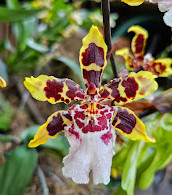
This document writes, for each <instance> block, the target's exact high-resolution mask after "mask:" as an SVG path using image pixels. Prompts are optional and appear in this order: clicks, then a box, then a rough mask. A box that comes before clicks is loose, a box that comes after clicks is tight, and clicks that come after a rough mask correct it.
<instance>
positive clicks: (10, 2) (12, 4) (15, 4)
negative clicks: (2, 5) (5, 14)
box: [6, 0, 21, 9]
mask: <svg viewBox="0 0 172 195" xmlns="http://www.w3.org/2000/svg"><path fill="white" fill-rule="evenodd" d="M6 4H7V7H8V8H11V9H19V8H20V7H21V6H20V3H19V1H18V0H6Z"/></svg>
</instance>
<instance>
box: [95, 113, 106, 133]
mask: <svg viewBox="0 0 172 195" xmlns="http://www.w3.org/2000/svg"><path fill="white" fill-rule="evenodd" d="M97 120H98V124H99V125H100V126H101V129H102V130H104V129H107V128H108V127H107V118H106V117H105V116H104V115H103V116H101V117H98V118H97Z"/></svg>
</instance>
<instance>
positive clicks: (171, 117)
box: [161, 113, 172, 135]
mask: <svg viewBox="0 0 172 195" xmlns="http://www.w3.org/2000/svg"><path fill="white" fill-rule="evenodd" d="M161 127H162V128H163V129H164V130H165V131H170V132H171V135H172V113H167V114H165V115H164V118H163V120H162V121H161Z"/></svg>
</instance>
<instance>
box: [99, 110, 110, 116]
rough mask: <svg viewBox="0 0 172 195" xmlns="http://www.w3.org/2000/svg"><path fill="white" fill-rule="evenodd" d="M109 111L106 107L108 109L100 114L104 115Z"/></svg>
mask: <svg viewBox="0 0 172 195" xmlns="http://www.w3.org/2000/svg"><path fill="white" fill-rule="evenodd" d="M107 112H109V110H108V109H106V110H101V111H100V114H101V115H104V114H106V113H107Z"/></svg>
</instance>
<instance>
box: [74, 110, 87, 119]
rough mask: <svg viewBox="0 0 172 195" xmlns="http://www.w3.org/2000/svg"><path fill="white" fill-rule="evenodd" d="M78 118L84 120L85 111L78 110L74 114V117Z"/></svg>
mask: <svg viewBox="0 0 172 195" xmlns="http://www.w3.org/2000/svg"><path fill="white" fill-rule="evenodd" d="M77 118H80V119H82V120H84V119H85V113H84V111H76V112H75V115H74V119H75V120H76V119H77Z"/></svg>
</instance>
